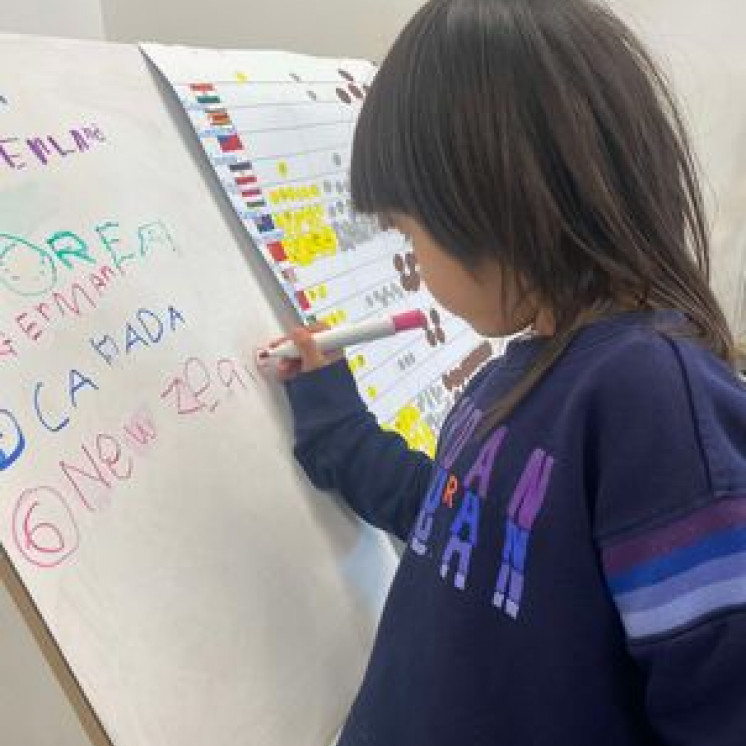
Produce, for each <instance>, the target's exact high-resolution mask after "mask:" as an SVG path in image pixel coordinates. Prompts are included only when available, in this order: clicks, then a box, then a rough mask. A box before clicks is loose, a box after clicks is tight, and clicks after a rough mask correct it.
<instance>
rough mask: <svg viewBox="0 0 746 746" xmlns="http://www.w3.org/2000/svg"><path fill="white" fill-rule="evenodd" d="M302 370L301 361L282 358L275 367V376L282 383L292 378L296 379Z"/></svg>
mask: <svg viewBox="0 0 746 746" xmlns="http://www.w3.org/2000/svg"><path fill="white" fill-rule="evenodd" d="M300 370H301V362H300V360H297V359H296V360H292V359H289V358H280V359H279V360H278V361H277V365H276V366H275V376H276V377H277V378H278V379H279V380H280V381H289V380H290V379H291V378H295V377H296V376H297V375H298V373H300Z"/></svg>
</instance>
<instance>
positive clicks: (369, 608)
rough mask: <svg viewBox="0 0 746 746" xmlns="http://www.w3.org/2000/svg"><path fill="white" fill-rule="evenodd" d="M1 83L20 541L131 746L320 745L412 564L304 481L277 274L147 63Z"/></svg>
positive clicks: (4, 444) (5, 381)
mask: <svg viewBox="0 0 746 746" xmlns="http://www.w3.org/2000/svg"><path fill="white" fill-rule="evenodd" d="M0 69H3V70H14V71H16V74H14V75H13V76H12V77H10V76H3V78H2V81H0V88H1V89H2V90H0V97H1V100H0V140H2V142H1V143H0V144H1V145H2V151H1V152H0V234H3V235H2V237H0V392H2V393H1V394H0V397H1V398H0V537H1V538H2V543H3V545H4V547H5V548H6V550H7V552H8V554H9V555H10V558H11V560H12V562H13V563H14V565H15V567H16V569H17V571H18V573H19V575H20V576H21V579H22V580H23V582H24V584H25V586H26V588H27V589H28V590H29V592H30V594H31V596H32V597H33V599H34V602H35V603H36V605H37V607H38V609H39V611H40V613H41V615H42V617H43V619H44V621H45V622H46V624H47V625H48V627H49V629H50V631H51V633H52V635H53V636H54V638H55V640H56V641H57V643H58V645H59V647H60V649H61V651H62V653H63V655H64V656H65V658H66V659H67V661H68V663H69V664H70V666H71V668H72V671H73V673H74V675H75V676H76V678H77V680H78V681H79V683H80V685H81V687H82V689H83V691H84V692H85V694H86V696H87V697H88V699H89V701H90V703H91V705H92V707H93V709H94V711H95V712H96V713H97V715H98V716H99V718H100V719H101V721H102V723H103V725H104V727H105V729H106V731H107V733H108V734H109V736H110V738H111V740H112V741H113V742H114V743H115V744H116V745H117V746H153V744H158V746H177V745H178V746H204V744H210V746H229V745H230V746H235V745H236V744H239V743H240V744H261V745H262V746H274V745H276V746H280V745H282V746H286V744H294V745H307V746H325V744H327V743H328V742H329V740H330V739H331V737H332V735H333V733H334V732H335V731H336V729H337V727H338V726H339V724H340V722H341V720H342V719H343V717H344V714H345V712H346V710H347V708H348V706H349V703H350V701H351V698H352V696H353V694H354V691H355V689H356V687H357V683H358V681H359V678H360V676H361V673H362V668H363V665H364V662H365V659H366V658H367V653H368V650H369V646H370V643H371V639H372V635H373V630H374V626H375V622H376V619H377V615H378V612H379V610H380V605H381V603H382V598H383V595H384V593H385V591H386V587H387V584H388V582H389V580H390V577H391V573H392V570H393V567H394V564H395V556H394V553H393V551H392V550H391V548H390V546H389V544H388V542H387V541H385V540H383V539H381V538H379V537H378V535H377V534H375V533H373V532H372V531H371V530H367V529H364V528H362V527H361V526H360V525H359V524H358V523H357V522H356V521H354V520H352V518H351V517H350V516H349V514H347V513H344V512H342V511H339V509H338V507H337V506H336V505H334V504H333V503H332V501H330V500H329V498H328V497H326V496H320V495H318V494H315V493H314V492H313V491H312V490H310V489H309V488H308V486H307V485H306V483H305V482H304V480H303V479H302V478H301V477H300V475H299V474H298V472H297V470H296V469H295V468H294V466H293V465H292V461H291V457H290V438H289V435H288V427H287V424H286V423H283V422H282V416H283V410H282V399H281V397H279V396H278V394H277V392H276V391H274V390H273V389H272V388H271V387H269V386H268V384H267V383H265V382H264V381H262V380H261V379H259V378H257V377H256V376H255V375H254V374H253V372H252V369H251V364H250V361H251V358H252V351H253V349H254V347H255V346H257V345H258V344H260V343H261V342H264V341H265V340H266V339H267V337H268V336H269V335H271V334H272V333H274V332H275V331H276V329H277V327H278V320H277V315H276V313H275V311H273V306H272V303H271V295H268V294H267V288H272V285H271V283H270V277H269V276H268V275H269V273H266V268H264V267H262V266H261V265H260V264H259V263H258V262H256V261H253V260H254V259H255V257H254V256H253V255H252V254H253V248H252V247H250V246H249V245H248V241H247V240H245V239H243V238H242V237H241V233H240V231H239V229H238V226H237V225H235V220H234V216H233V215H232V213H231V211H230V210H229V209H228V207H227V206H226V205H225V204H224V203H223V202H222V201H221V200H220V199H219V195H217V194H216V193H215V190H214V189H213V187H212V183H211V182H210V181H209V180H207V179H205V173H204V170H203V169H202V167H201V164H200V161H199V160H198V159H197V158H196V157H195V153H194V151H193V150H192V151H190V145H191V141H190V140H189V138H188V137H185V133H184V132H183V131H181V130H180V129H178V128H177V127H176V125H175V121H177V120H176V119H175V118H174V117H173V111H171V112H170V113H169V111H168V105H167V102H166V100H165V98H164V96H163V95H162V92H161V91H159V89H158V86H157V85H156V83H155V81H154V78H153V76H152V75H151V73H150V72H149V71H148V69H147V66H146V64H145V62H144V60H143V59H142V58H141V55H140V53H139V51H138V50H137V49H136V48H135V47H131V46H124V45H121V46H120V45H110V44H103V43H95V42H71V41H52V40H48V39H43V40H42V39H30V38H28V37H12V36H5V37H0ZM18 71H23V74H22V75H20V74H17V72H18ZM216 198H217V199H216ZM263 270H264V271H265V275H263V274H262V271H263Z"/></svg>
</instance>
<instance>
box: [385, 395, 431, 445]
mask: <svg viewBox="0 0 746 746" xmlns="http://www.w3.org/2000/svg"><path fill="white" fill-rule="evenodd" d="M386 429H388V430H393V431H394V432H397V433H399V435H401V436H402V438H404V440H406V441H407V445H408V446H409V447H410V448H412V449H414V450H416V451H423V452H424V453H426V454H427V455H428V456H430V457H431V458H434V457H435V446H436V443H437V438H436V437H435V433H434V432H433V431H432V429H431V428H430V426H429V425H428V424H427V422H425V420H423V419H422V414H421V412H420V410H419V409H418V408H417V407H416V406H415V405H414V404H407V405H406V406H404V407H402V408H401V409H400V410H399V411H398V412H397V413H396V415H395V416H394V419H393V420H392V421H391V422H390V423H389V425H388V426H387V428H386Z"/></svg>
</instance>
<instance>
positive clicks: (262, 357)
mask: <svg viewBox="0 0 746 746" xmlns="http://www.w3.org/2000/svg"><path fill="white" fill-rule="evenodd" d="M426 328H427V316H425V314H424V313H423V312H422V311H405V312H404V313H397V314H395V315H394V316H389V317H387V318H378V319H368V320H367V321H361V322H360V323H358V324H350V325H349V326H341V327H339V328H337V329H328V330H326V331H323V332H315V333H314V335H313V338H314V340H315V341H316V345H317V346H318V348H319V350H321V352H335V351H337V350H341V349H342V348H344V347H349V346H350V345H356V344H360V343H361V342H372V341H373V340H375V339H383V338H384V337H390V336H392V335H393V334H398V333H399V332H406V331H411V330H413V329H426ZM300 356H301V355H300V352H299V351H298V348H297V347H296V346H295V342H292V341H291V340H287V341H285V342H283V343H282V344H279V345H277V347H267V348H265V349H263V350H259V351H258V352H257V355H256V357H257V361H259V362H266V361H268V360H270V359H272V358H280V357H284V358H299V357H300Z"/></svg>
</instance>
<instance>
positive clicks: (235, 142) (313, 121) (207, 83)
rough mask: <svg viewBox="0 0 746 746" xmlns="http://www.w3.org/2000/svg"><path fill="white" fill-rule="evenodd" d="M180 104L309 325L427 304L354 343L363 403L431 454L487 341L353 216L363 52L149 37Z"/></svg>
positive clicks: (392, 242)
mask: <svg viewBox="0 0 746 746" xmlns="http://www.w3.org/2000/svg"><path fill="white" fill-rule="evenodd" d="M142 48H143V50H144V52H145V53H146V54H147V55H148V57H149V58H150V59H151V61H152V62H153V63H154V64H155V65H156V66H157V67H158V68H159V69H160V71H161V72H162V73H163V74H164V76H165V77H166V78H167V80H168V81H169V83H170V84H171V86H172V87H173V89H174V91H175V92H176V95H177V96H178V98H179V100H180V102H181V104H182V105H183V107H184V109H185V111H186V113H187V114H188V116H189V119H190V121H191V123H192V125H193V127H194V129H195V131H196V133H197V136H198V137H199V140H200V142H201V144H202V147H203V148H204V151H205V153H206V155H207V157H208V158H209V160H210V163H211V164H212V166H213V168H214V170H215V173H216V174H217V177H218V179H219V180H220V183H221V185H222V187H223V189H224V190H225V192H226V194H227V196H228V198H229V199H230V201H231V204H232V205H233V207H234V209H235V211H236V213H237V214H238V216H239V218H240V219H241V221H242V223H243V225H244V226H245V228H246V230H247V231H248V233H249V235H250V237H251V239H252V241H253V243H254V244H255V246H256V247H257V249H258V250H259V251H260V252H261V254H262V256H263V257H264V259H265V260H266V261H267V263H268V264H269V265H270V267H271V268H272V270H273V272H274V274H275V276H276V278H277V280H278V282H279V284H280V285H281V287H282V289H283V290H284V292H285V293H286V295H287V297H288V298H290V300H291V301H292V303H293V304H294V305H295V307H296V308H297V310H298V312H299V313H300V315H301V317H302V318H303V319H304V321H306V322H310V321H314V320H318V321H323V322H325V323H327V324H329V325H330V326H335V325H337V324H341V323H350V322H356V321H360V320H363V319H365V318H368V317H371V316H375V315H380V314H384V313H392V312H396V311H400V310H404V309H408V308H421V309H422V310H423V311H425V313H426V314H427V315H428V319H429V327H428V329H427V330H425V331H423V332H422V333H419V332H413V333H411V334H408V335H406V336H405V337H394V338H391V339H390V340H385V341H382V342H377V343H375V344H372V345H366V346H360V347H357V348H352V349H350V350H348V360H349V363H350V367H351V369H352V371H353V374H354V375H355V378H356V380H357V383H358V387H359V389H360V392H361V394H362V396H363V398H364V399H365V401H366V403H367V405H368V406H369V408H370V409H371V411H373V413H374V414H375V415H376V417H377V418H378V420H379V422H381V423H382V425H384V426H385V427H389V428H392V429H394V430H396V431H397V432H399V433H400V434H401V435H402V436H403V437H404V438H405V439H406V440H407V442H408V443H409V444H410V446H412V447H413V448H419V449H421V450H423V451H425V452H428V453H430V454H431V455H432V454H433V452H434V449H435V443H436V440H437V433H438V431H439V429H440V425H441V423H442V421H443V419H444V417H445V415H446V413H447V411H448V410H449V408H450V406H451V404H452V402H453V400H454V398H455V397H456V396H457V395H458V393H459V392H460V390H461V389H462V388H463V386H464V384H465V382H466V381H467V380H468V379H469V378H470V376H471V374H472V373H474V372H475V371H476V370H477V369H478V368H479V367H480V366H481V364H482V363H483V362H485V361H486V360H487V359H489V358H490V357H491V356H492V355H493V354H494V352H495V349H494V347H495V343H494V342H489V341H486V340H484V339H482V338H480V337H478V336H477V335H476V334H475V333H474V332H473V331H472V330H471V329H470V328H469V327H468V326H467V325H466V324H465V323H464V322H462V321H461V320H460V319H457V318H455V317H454V316H452V315H450V314H449V313H448V312H446V311H445V310H443V309H442V308H441V307H439V306H438V304H437V303H436V302H435V301H434V300H433V298H432V296H431V295H430V294H429V293H428V292H427V290H426V288H425V287H424V285H423V283H422V281H421V278H420V275H419V271H418V267H417V262H416V260H415V256H414V253H413V252H412V250H411V247H409V246H408V244H407V243H406V242H405V240H404V239H403V237H402V236H401V235H400V234H398V233H397V232H395V231H385V232H384V231H381V230H380V229H379V227H378V224H377V222H376V221H375V220H372V219H370V218H367V217H365V216H360V215H356V214H354V212H353V210H352V203H351V200H350V193H349V179H348V175H349V165H350V156H351V145H352V136H353V131H354V126H355V121H356V118H357V115H358V113H359V111H360V107H361V106H362V103H363V100H364V98H365V95H366V93H367V90H368V83H369V82H370V80H371V78H372V77H373V75H374V74H375V67H374V66H373V65H372V64H371V63H369V62H365V61H361V60H347V59H344V60H342V59H325V58H317V57H309V56H305V55H297V54H290V53H281V52H261V51H260V52H245V51H230V50H203V49H193V48H185V47H171V46H161V45H150V44H148V45H143V47H142Z"/></svg>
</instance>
